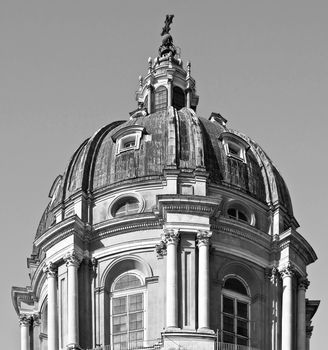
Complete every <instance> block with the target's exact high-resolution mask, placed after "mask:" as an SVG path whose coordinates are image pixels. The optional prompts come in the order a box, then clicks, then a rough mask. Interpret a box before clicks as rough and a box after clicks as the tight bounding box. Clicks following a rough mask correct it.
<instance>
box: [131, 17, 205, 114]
mask: <svg viewBox="0 0 328 350" xmlns="http://www.w3.org/2000/svg"><path fill="white" fill-rule="evenodd" d="M173 17H174V16H173V15H167V16H166V20H165V25H164V27H163V29H162V33H161V35H162V44H161V46H160V47H159V50H158V56H157V57H156V58H155V59H152V58H151V57H149V59H148V72H147V75H146V76H145V77H142V76H140V77H139V88H138V90H137V92H136V100H137V102H138V111H139V110H143V111H146V113H147V114H151V113H154V112H158V111H162V110H166V109H167V108H168V107H174V108H176V109H177V110H180V109H181V108H183V107H188V108H192V109H193V110H194V111H196V108H197V105H198V100H199V97H198V95H197V94H196V82H195V80H194V79H193V78H192V77H191V74H190V73H191V63H190V62H188V63H187V67H186V69H185V68H184V67H183V62H182V60H181V58H180V52H179V51H180V50H178V48H177V47H175V46H174V44H173V38H172V35H171V34H170V25H171V23H172V20H173ZM138 115H140V113H134V114H133V116H138Z"/></svg>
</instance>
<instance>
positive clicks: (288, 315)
mask: <svg viewBox="0 0 328 350" xmlns="http://www.w3.org/2000/svg"><path fill="white" fill-rule="evenodd" d="M281 276H282V321H281V323H282V324H281V328H282V329H281V349H282V350H292V349H293V348H292V346H293V276H294V269H293V266H292V265H291V264H288V265H287V266H286V267H284V268H283V269H282V270H281Z"/></svg>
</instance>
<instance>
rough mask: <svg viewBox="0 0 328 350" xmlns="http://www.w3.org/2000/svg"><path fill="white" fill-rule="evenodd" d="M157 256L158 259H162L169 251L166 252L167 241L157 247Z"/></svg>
mask: <svg viewBox="0 0 328 350" xmlns="http://www.w3.org/2000/svg"><path fill="white" fill-rule="evenodd" d="M155 250H156V254H157V258H158V259H162V258H163V257H164V256H165V255H166V253H167V251H166V243H165V241H163V240H161V241H160V242H159V243H157V244H156V246H155Z"/></svg>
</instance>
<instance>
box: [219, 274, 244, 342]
mask: <svg viewBox="0 0 328 350" xmlns="http://www.w3.org/2000/svg"><path fill="white" fill-rule="evenodd" d="M221 305H222V313H221V315H222V316H221V325H222V327H221V328H222V341H223V343H229V344H235V345H244V346H249V339H250V328H249V323H250V317H249V310H250V297H249V295H248V292H247V288H246V286H245V284H244V283H243V282H241V280H240V279H238V278H236V277H228V278H227V279H226V280H225V281H224V284H223V288H222V304H221Z"/></svg>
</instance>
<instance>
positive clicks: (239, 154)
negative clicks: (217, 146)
mask: <svg viewBox="0 0 328 350" xmlns="http://www.w3.org/2000/svg"><path fill="white" fill-rule="evenodd" d="M219 140H220V141H221V142H222V145H223V148H224V151H225V154H226V155H227V157H230V158H233V159H237V160H239V161H242V162H243V163H247V157H246V153H247V151H248V149H249V147H250V146H249V144H248V143H247V142H246V141H245V140H244V139H242V138H241V137H240V136H238V135H236V134H233V133H231V132H223V133H222V134H221V135H220V137H219Z"/></svg>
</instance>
